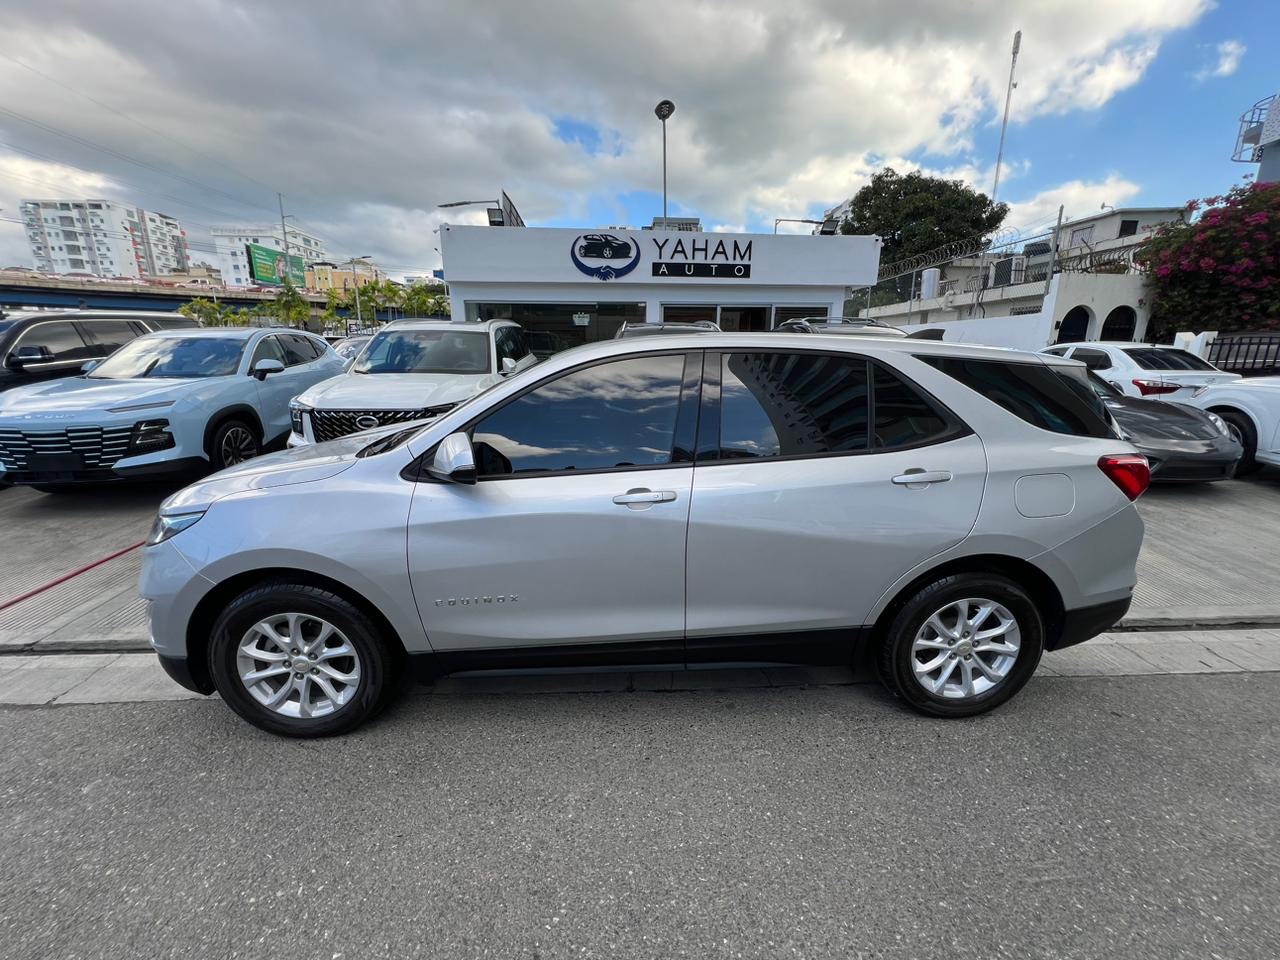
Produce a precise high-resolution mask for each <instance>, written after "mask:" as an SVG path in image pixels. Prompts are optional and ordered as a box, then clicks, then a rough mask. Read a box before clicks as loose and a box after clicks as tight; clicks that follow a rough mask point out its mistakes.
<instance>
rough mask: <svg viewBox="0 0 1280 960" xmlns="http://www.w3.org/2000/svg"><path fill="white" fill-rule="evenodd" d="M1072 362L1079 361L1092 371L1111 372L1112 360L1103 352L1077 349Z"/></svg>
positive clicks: (1083, 348) (1072, 355)
mask: <svg viewBox="0 0 1280 960" xmlns="http://www.w3.org/2000/svg"><path fill="white" fill-rule="evenodd" d="M1071 359H1072V360H1079V361H1080V362H1081V363H1083V364H1084V365H1085V366H1086V367H1088V368H1089V369H1090V370H1110V369H1111V358H1110V357H1109V356H1107V355H1106V354H1105V353H1103V352H1102V351H1101V350H1090V349H1088V348H1087V347H1077V348H1076V350H1075V352H1074V353H1072V354H1071Z"/></svg>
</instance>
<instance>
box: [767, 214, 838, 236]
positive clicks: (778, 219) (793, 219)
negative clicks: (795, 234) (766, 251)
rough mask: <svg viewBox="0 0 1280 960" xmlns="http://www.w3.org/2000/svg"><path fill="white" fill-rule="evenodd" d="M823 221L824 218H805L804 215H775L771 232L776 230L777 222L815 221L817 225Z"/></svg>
mask: <svg viewBox="0 0 1280 960" xmlns="http://www.w3.org/2000/svg"><path fill="white" fill-rule="evenodd" d="M825 222H826V221H824V220H807V219H805V218H804V217H775V218H774V220H773V232H774V233H777V232H778V224H780V223H816V224H817V225H818V226H822V224H823V223H825Z"/></svg>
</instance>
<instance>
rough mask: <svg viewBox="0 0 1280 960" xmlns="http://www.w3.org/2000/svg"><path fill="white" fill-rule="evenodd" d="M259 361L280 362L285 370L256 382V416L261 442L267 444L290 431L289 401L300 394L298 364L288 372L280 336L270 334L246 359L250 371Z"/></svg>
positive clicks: (287, 363)
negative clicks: (260, 420)
mask: <svg viewBox="0 0 1280 960" xmlns="http://www.w3.org/2000/svg"><path fill="white" fill-rule="evenodd" d="M261 360H279V361H280V362H281V363H282V364H284V369H283V370H281V371H280V372H279V373H271V374H268V375H267V377H266V378H265V379H263V380H255V381H254V382H255V383H256V384H257V395H258V416H259V417H260V418H261V419H262V434H263V436H262V439H263V442H264V443H270V442H271V441H272V440H274V439H276V438H277V437H279V436H280V435H282V434H284V433H287V432H288V431H289V430H291V429H292V427H291V425H290V423H289V401H290V400H292V399H293V398H294V397H296V396H297V395H298V394H299V393H301V392H302V390H301V389H299V387H298V371H297V369H296V368H297V363H296V362H295V364H294V368H293V369H292V370H291V368H290V366H289V360H288V356H287V355H286V353H285V349H284V343H283V341H282V340H281V337H280V335H279V334H270V335H269V336H265V337H263V338H262V339H261V340H259V341H258V343H257V345H256V346H255V347H254V348H253V356H252V357H251V358H250V360H249V372H250V373H252V372H253V369H254V367H256V366H257V365H258V362H259V361H261Z"/></svg>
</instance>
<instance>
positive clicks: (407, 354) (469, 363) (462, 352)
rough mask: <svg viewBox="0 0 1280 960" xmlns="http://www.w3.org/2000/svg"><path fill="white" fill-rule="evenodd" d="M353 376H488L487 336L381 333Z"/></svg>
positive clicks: (444, 332) (473, 333) (446, 332)
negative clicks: (394, 374) (462, 374)
mask: <svg viewBox="0 0 1280 960" xmlns="http://www.w3.org/2000/svg"><path fill="white" fill-rule="evenodd" d="M351 371H352V372H353V373H488V372H489V335H488V334H487V333H481V332H477V331H464V330H384V331H383V332H382V333H379V334H378V335H377V336H375V337H374V338H373V340H372V342H370V344H369V347H368V349H367V350H365V351H364V353H363V354H362V355H361V356H360V359H359V360H357V361H356V364H355V366H353V367H352V368H351Z"/></svg>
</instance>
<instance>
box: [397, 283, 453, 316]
mask: <svg viewBox="0 0 1280 960" xmlns="http://www.w3.org/2000/svg"><path fill="white" fill-rule="evenodd" d="M403 306H404V315H405V316H406V317H432V316H446V317H447V316H449V298H448V297H446V296H445V295H444V287H440V286H435V285H429V284H425V283H419V284H415V285H414V286H412V287H410V288H409V289H407V290H405V291H404V301H403Z"/></svg>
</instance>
